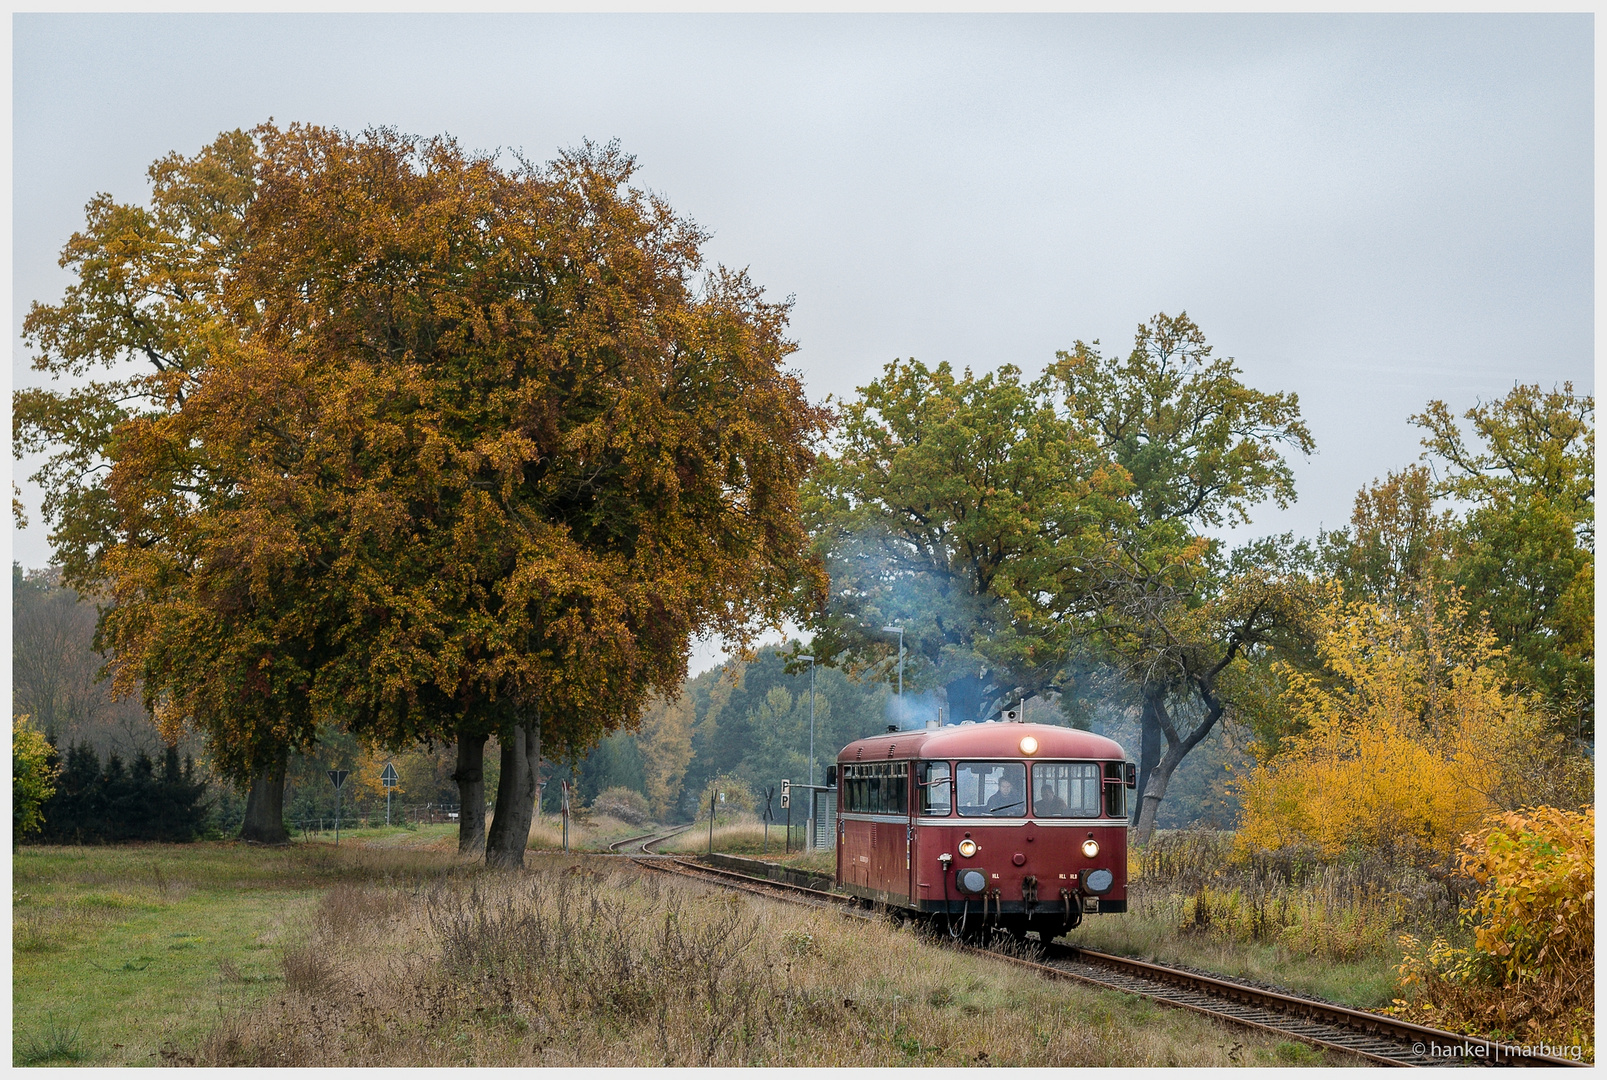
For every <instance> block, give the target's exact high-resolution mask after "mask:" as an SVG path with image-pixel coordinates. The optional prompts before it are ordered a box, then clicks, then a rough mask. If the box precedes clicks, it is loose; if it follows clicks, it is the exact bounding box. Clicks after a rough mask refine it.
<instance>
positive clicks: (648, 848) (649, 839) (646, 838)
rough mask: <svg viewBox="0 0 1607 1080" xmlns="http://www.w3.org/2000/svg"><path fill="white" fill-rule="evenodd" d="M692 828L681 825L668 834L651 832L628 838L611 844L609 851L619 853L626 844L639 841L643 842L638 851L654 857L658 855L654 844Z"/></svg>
mask: <svg viewBox="0 0 1607 1080" xmlns="http://www.w3.org/2000/svg"><path fill="white" fill-rule="evenodd" d="M692 827H693V826H691V825H681V826H678V827H676V828H674V829H671V830H669V831H668V832H649V833H641V834H640V835H637V836H627V837H625V839H623V840H615V841H614V842H613V843H612V844H609V845H608V850H609V851H618V850H619V849H620V848H622V847H624V846H625V845H626V844H635V843H637V841H641V843H640V844H639V845H638V848H637V850H639V851H640V852H641V853H642V854H644V855H653V854H656V852H654V851H653V850H652V847H653V845H654V844H661V843H663V842H664V841H665V840H668V839H669V838H670V837H672V836H680V835H681V834H682V833H684V832H686V831H687V830H688V829H690V828H692Z"/></svg>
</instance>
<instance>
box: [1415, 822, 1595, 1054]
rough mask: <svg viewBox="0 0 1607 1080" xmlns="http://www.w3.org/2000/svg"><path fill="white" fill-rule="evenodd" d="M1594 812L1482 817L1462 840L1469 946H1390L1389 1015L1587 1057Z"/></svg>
mask: <svg viewBox="0 0 1607 1080" xmlns="http://www.w3.org/2000/svg"><path fill="white" fill-rule="evenodd" d="M1595 844H1596V812H1595V810H1594V809H1592V808H1590V807H1585V808H1584V809H1582V810H1579V811H1568V810H1559V809H1556V808H1554V807H1550V806H1539V807H1534V808H1531V809H1528V810H1524V811H1508V812H1506V813H1501V814H1493V815H1491V816H1490V817H1489V818H1487V819H1486V820H1485V822H1484V823H1483V825H1482V826H1481V827H1480V828H1479V829H1478V830H1477V831H1475V832H1473V833H1470V834H1469V835H1468V836H1466V837H1464V838H1463V841H1462V847H1463V851H1462V854H1461V865H1462V870H1463V872H1464V873H1467V874H1469V875H1470V876H1472V877H1473V879H1474V880H1475V881H1477V882H1478V883H1479V884H1480V885H1481V886H1483V891H1482V892H1481V893H1480V894H1479V896H1478V898H1477V899H1476V900H1475V901H1474V904H1473V906H1472V907H1471V908H1470V909H1469V910H1468V912H1467V915H1466V918H1467V921H1468V923H1469V924H1470V925H1471V927H1472V929H1473V934H1474V944H1473V948H1471V949H1464V948H1457V947H1455V946H1452V945H1451V944H1450V943H1449V942H1447V941H1446V940H1445V939H1444V938H1441V937H1436V938H1435V939H1434V940H1433V941H1431V942H1430V943H1429V944H1428V945H1427V946H1425V945H1424V944H1423V943H1422V942H1421V941H1419V940H1418V939H1417V938H1415V937H1413V936H1411V935H1403V936H1402V937H1401V939H1400V946H1401V953H1402V956H1401V962H1400V964H1399V965H1398V966H1397V967H1396V969H1395V970H1396V972H1397V973H1398V975H1399V985H1400V993H1401V994H1403V995H1405V996H1404V997H1400V998H1396V1000H1395V1008H1393V1009H1391V1010H1390V1011H1391V1012H1393V1013H1396V1014H1398V1015H1402V1016H1406V1017H1409V1018H1412V1019H1416V1020H1421V1021H1424V1022H1432V1023H1434V1024H1436V1025H1437V1026H1441V1027H1448V1028H1450V1029H1451V1030H1458V1031H1469V1032H1480V1033H1490V1034H1496V1035H1499V1036H1503V1037H1505V1038H1506V1039H1508V1041H1524V1040H1527V1041H1544V1042H1547V1043H1552V1044H1556V1045H1561V1046H1564V1047H1567V1046H1573V1045H1577V1046H1580V1047H1582V1048H1583V1053H1584V1054H1585V1055H1586V1056H1588V1057H1593V1056H1594V1038H1593V1035H1592V1031H1593V1028H1594V1026H1595V1025H1594V1001H1595V985H1596V980H1595V934H1596V895H1595V876H1596V861H1595Z"/></svg>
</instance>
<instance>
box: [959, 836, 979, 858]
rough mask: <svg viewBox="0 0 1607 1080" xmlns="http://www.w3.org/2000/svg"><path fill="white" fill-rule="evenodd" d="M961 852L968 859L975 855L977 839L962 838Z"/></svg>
mask: <svg viewBox="0 0 1607 1080" xmlns="http://www.w3.org/2000/svg"><path fill="white" fill-rule="evenodd" d="M960 854H961V855H962V856H964V857H965V858H967V859H969V858H970V857H971V856H973V855H975V854H976V841H975V840H970V839H966V840H961V841H960Z"/></svg>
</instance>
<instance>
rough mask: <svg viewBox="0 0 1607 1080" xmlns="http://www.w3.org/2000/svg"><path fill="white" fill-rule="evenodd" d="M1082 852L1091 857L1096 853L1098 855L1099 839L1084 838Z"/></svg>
mask: <svg viewBox="0 0 1607 1080" xmlns="http://www.w3.org/2000/svg"><path fill="white" fill-rule="evenodd" d="M1082 853H1083V854H1084V855H1085V856H1087V857H1088V858H1090V859H1092V858H1093V857H1094V856H1095V855H1098V854H1099V841H1098V840H1094V839H1088V840H1084V841H1083V842H1082Z"/></svg>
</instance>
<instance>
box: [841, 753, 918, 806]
mask: <svg viewBox="0 0 1607 1080" xmlns="http://www.w3.org/2000/svg"><path fill="white" fill-rule="evenodd" d="M909 776H910V763H909V762H907V761H878V762H875V763H873V764H865V765H844V766H843V767H842V779H841V780H840V781H839V783H840V785H841V787H842V792H843V812H844V813H846V814H907V813H909Z"/></svg>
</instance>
